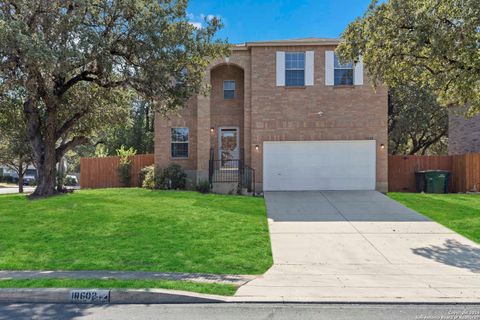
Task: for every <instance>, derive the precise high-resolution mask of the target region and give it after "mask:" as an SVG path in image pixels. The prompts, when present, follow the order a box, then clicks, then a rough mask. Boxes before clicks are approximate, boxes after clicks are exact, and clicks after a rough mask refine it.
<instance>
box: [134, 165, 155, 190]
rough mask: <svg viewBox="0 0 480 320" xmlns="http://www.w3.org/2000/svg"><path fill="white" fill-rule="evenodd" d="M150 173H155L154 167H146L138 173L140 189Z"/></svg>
mask: <svg viewBox="0 0 480 320" xmlns="http://www.w3.org/2000/svg"><path fill="white" fill-rule="evenodd" d="M150 171H153V166H146V167H143V168H142V169H140V172H139V173H138V185H139V186H140V187H143V182H144V181H145V177H146V176H147V174H148V173H149V172H150Z"/></svg>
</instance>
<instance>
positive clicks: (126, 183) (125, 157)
mask: <svg viewBox="0 0 480 320" xmlns="http://www.w3.org/2000/svg"><path fill="white" fill-rule="evenodd" d="M136 154H137V151H136V150H135V149H133V148H130V149H127V148H125V146H124V145H122V146H121V147H120V149H117V155H118V156H119V157H120V163H119V164H118V168H117V172H118V176H119V178H120V184H121V185H122V186H123V187H130V186H131V184H132V181H131V178H130V177H131V176H130V174H131V169H132V159H131V157H133V156H134V155H136Z"/></svg>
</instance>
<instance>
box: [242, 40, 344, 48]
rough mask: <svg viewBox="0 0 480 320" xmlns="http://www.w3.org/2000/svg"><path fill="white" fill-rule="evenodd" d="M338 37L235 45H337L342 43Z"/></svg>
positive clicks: (246, 46) (245, 46)
mask: <svg viewBox="0 0 480 320" xmlns="http://www.w3.org/2000/svg"><path fill="white" fill-rule="evenodd" d="M340 41H341V40H340V39H338V38H298V39H287V40H269V41H254V42H245V43H241V44H237V45H235V47H237V48H240V47H244V48H248V47H272V46H273V47H276V46H292V45H293V46H311V45H337V44H339V43H340Z"/></svg>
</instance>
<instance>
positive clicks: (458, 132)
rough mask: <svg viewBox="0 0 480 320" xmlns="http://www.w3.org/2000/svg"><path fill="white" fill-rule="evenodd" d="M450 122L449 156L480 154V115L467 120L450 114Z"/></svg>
mask: <svg viewBox="0 0 480 320" xmlns="http://www.w3.org/2000/svg"><path fill="white" fill-rule="evenodd" d="M448 122H449V123H448V154H464V153H469V152H480V115H479V116H475V117H473V118H470V119H465V117H463V116H462V115H457V114H455V113H450V114H449V116H448Z"/></svg>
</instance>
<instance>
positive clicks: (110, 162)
mask: <svg viewBox="0 0 480 320" xmlns="http://www.w3.org/2000/svg"><path fill="white" fill-rule="evenodd" d="M119 162H120V157H103V158H81V159H80V187H81V188H114V187H121V184H120V179H119V177H118V172H117V168H118V164H119ZM153 163H154V157H153V154H139V155H135V156H133V157H132V171H131V181H132V186H137V187H138V186H139V185H138V174H139V173H140V170H141V169H142V168H144V167H146V166H149V165H152V164H153Z"/></svg>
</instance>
